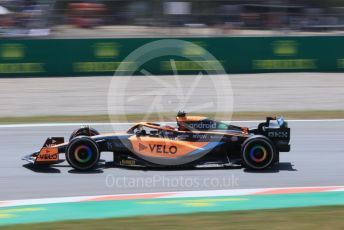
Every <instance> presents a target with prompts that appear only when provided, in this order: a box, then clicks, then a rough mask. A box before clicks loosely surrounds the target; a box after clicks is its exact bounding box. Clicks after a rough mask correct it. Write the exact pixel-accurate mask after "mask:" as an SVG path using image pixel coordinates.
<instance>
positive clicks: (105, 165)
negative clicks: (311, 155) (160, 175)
mask: <svg viewBox="0 0 344 230" xmlns="http://www.w3.org/2000/svg"><path fill="white" fill-rule="evenodd" d="M23 167H25V168H27V169H29V170H31V171H33V172H36V173H61V170H60V169H59V168H70V166H69V165H51V166H48V165H46V166H45V165H39V166H37V165H36V166H35V165H32V164H30V163H29V164H24V165H23ZM110 168H119V169H123V170H132V171H194V170H235V169H236V170H242V169H243V168H242V166H240V165H237V166H226V167H203V168H193V167H169V168H163V167H161V168H160V167H132V166H131V167H130V166H118V165H114V163H113V162H105V161H102V162H101V163H100V164H99V165H98V167H96V168H95V169H93V170H90V171H78V170H75V169H70V170H68V173H72V174H100V173H104V170H106V169H110ZM243 171H244V172H245V173H278V172H280V171H297V169H295V168H294V165H293V164H291V163H290V162H280V163H279V164H278V165H275V166H274V167H271V168H269V169H265V170H262V171H257V170H249V169H244V170H243Z"/></svg>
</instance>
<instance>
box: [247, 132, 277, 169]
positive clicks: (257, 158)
mask: <svg viewBox="0 0 344 230" xmlns="http://www.w3.org/2000/svg"><path fill="white" fill-rule="evenodd" d="M241 154H242V155H241V156H242V162H243V166H244V167H245V168H246V169H250V170H264V169H266V168H268V167H270V166H272V165H273V164H275V162H276V160H277V157H278V156H277V151H276V148H275V146H274V144H273V143H272V141H270V140H269V139H268V138H267V137H264V136H260V135H255V136H252V137H250V138H248V139H247V140H245V141H244V143H243V144H242V149H241Z"/></svg>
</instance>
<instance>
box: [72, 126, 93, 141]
mask: <svg viewBox="0 0 344 230" xmlns="http://www.w3.org/2000/svg"><path fill="white" fill-rule="evenodd" d="M96 135H99V132H98V131H97V130H95V129H94V128H91V127H88V126H83V127H80V128H78V129H76V130H74V131H73V132H72V134H71V135H70V137H69V141H71V140H72V139H73V138H75V137H78V136H88V137H92V136H96Z"/></svg>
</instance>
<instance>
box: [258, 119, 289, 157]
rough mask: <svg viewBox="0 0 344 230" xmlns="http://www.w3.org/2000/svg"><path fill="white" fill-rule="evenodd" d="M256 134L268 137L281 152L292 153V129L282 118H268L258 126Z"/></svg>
mask: <svg viewBox="0 0 344 230" xmlns="http://www.w3.org/2000/svg"><path fill="white" fill-rule="evenodd" d="M274 121H275V122H274ZM254 133H256V134H260V135H264V136H266V137H268V138H269V139H270V140H271V141H273V142H274V143H275V145H276V147H277V148H278V150H279V151H280V152H289V151H290V145H289V142H290V128H289V127H288V122H286V121H285V120H284V118H283V117H282V116H281V117H279V118H276V117H267V118H266V121H265V122H262V123H260V124H259V125H258V129H256V130H254Z"/></svg>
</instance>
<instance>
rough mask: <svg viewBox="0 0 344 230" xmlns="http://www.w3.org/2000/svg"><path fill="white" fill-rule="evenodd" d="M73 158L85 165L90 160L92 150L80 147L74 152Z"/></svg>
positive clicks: (83, 146)
mask: <svg viewBox="0 0 344 230" xmlns="http://www.w3.org/2000/svg"><path fill="white" fill-rule="evenodd" d="M74 157H75V159H76V160H77V161H78V162H80V163H87V162H88V161H90V160H91V158H92V149H91V148H90V147H89V146H87V145H80V146H79V147H77V148H76V149H75V150H74Z"/></svg>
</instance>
